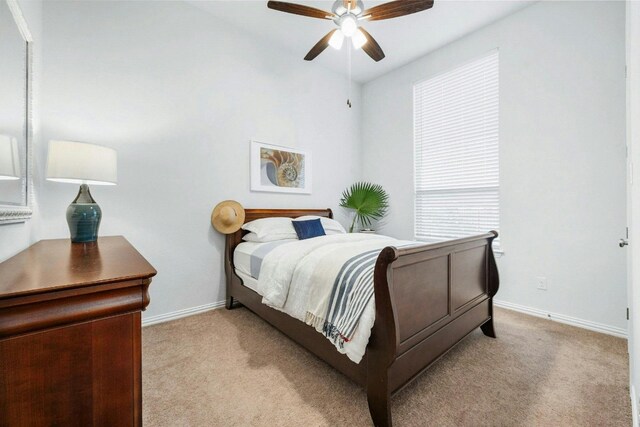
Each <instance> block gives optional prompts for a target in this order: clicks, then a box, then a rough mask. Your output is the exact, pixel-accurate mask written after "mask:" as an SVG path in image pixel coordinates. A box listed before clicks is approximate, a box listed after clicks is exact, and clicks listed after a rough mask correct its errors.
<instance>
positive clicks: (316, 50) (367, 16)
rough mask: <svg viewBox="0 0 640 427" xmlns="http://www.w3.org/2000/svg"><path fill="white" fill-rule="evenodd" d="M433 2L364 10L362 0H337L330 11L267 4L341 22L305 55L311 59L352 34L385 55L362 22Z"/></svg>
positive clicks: (412, 0) (357, 42)
mask: <svg viewBox="0 0 640 427" xmlns="http://www.w3.org/2000/svg"><path fill="white" fill-rule="evenodd" d="M432 6H433V0H396V1H391V2H389V3H384V4H381V5H378V6H374V7H372V8H370V9H366V10H365V9H364V5H363V4H362V1H361V0H337V1H336V2H334V3H333V6H332V7H331V12H325V11H324V10H320V9H316V8H315V7H310V6H305V5H301V4H295V3H287V2H283V1H269V2H268V3H267V7H268V8H270V9H274V10H279V11H280V12H287V13H293V14H295V15H303V16H309V17H311V18H319V19H329V20H332V21H333V22H334V23H335V24H336V25H337V26H338V28H336V29H333V30H331V31H330V32H329V33H328V34H327V35H326V36H324V37H323V38H322V39H320V41H319V42H318V43H316V45H315V46H313V47H312V48H311V50H310V51H309V53H307V56H305V57H304V59H305V60H306V61H312V60H313V59H314V58H315V57H316V56H318V55H320V54H321V53H322V52H323V51H324V50H325V49H326V48H327V47H328V46H331V47H333V48H335V49H340V48H341V47H342V44H343V42H344V39H345V37H346V38H351V42H352V44H353V47H354V48H355V49H360V48H362V50H364V51H365V52H366V53H367V55H369V56H370V57H371V58H372V59H373V60H374V61H376V62H378V61H380V60H381V59H383V58H384V52H383V51H382V48H381V47H380V45H379V44H378V42H376V41H375V39H374V38H373V37H371V34H369V33H368V32H367V30H365V29H364V28H362V26H361V25H360V23H361V22H363V21H381V20H383V19H391V18H398V17H400V16H405V15H410V14H412V13H416V12H421V11H423V10H427V9H429V8H431V7H432Z"/></svg>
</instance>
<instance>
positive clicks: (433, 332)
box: [225, 209, 499, 426]
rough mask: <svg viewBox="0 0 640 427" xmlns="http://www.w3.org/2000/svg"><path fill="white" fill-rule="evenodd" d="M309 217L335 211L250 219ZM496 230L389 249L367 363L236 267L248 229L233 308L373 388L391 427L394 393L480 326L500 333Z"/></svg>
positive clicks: (374, 408) (229, 244) (253, 213)
mask: <svg viewBox="0 0 640 427" xmlns="http://www.w3.org/2000/svg"><path fill="white" fill-rule="evenodd" d="M301 215H318V216H324V217H329V218H331V217H332V213H331V210H330V209H326V210H290V209H270V210H265V209H247V210H246V219H245V221H246V222H249V221H252V220H254V219H258V218H264V217H273V216H283V217H292V218H294V217H298V216H301ZM497 235H498V233H496V232H494V231H492V232H490V233H487V234H484V235H481V236H475V237H470V238H465V239H458V240H452V241H447V242H442V243H435V244H425V245H421V246H417V247H412V248H404V249H397V248H393V247H387V248H385V249H383V250H382V252H381V253H380V255H379V257H378V260H377V263H376V267H375V277H374V286H375V303H376V319H375V323H374V326H373V331H372V335H371V339H370V340H369V345H368V347H367V351H366V353H365V356H364V358H363V360H362V361H361V362H360V364H355V363H353V362H351V361H350V360H349V359H348V358H347V357H346V356H345V355H343V354H340V353H338V352H337V351H336V350H335V348H333V346H332V344H331V343H330V342H329V341H328V340H327V339H326V338H325V337H324V336H323V335H321V334H319V333H317V332H316V331H315V329H313V328H312V327H310V326H308V325H306V324H304V323H303V322H300V321H299V320H297V319H294V318H292V317H289V316H287V315H286V314H283V313H281V312H279V311H276V310H274V309H272V308H269V307H267V306H266V305H263V304H262V303H261V299H262V298H261V297H260V296H259V295H258V294H257V293H255V292H254V291H252V290H250V289H249V288H247V287H245V286H243V285H242V279H241V278H240V277H239V276H238V275H237V274H236V273H235V268H234V265H233V251H234V250H235V247H236V246H237V245H238V244H239V243H240V242H241V241H242V231H238V232H236V233H234V234H230V235H227V239H226V248H225V272H226V278H227V308H229V309H230V308H232V307H233V306H234V302H236V303H241V304H243V305H245V306H246V307H247V308H248V309H250V310H251V311H253V312H254V313H256V314H257V315H258V316H260V317H262V318H263V319H265V320H266V321H268V322H269V323H271V324H272V325H273V326H274V327H276V328H277V329H279V330H280V331H282V332H283V333H285V334H286V335H287V336H289V337H290V338H291V339H293V340H294V341H296V342H298V343H299V344H300V345H302V346H303V347H305V348H306V349H308V350H309V351H310V352H312V353H314V354H315V355H317V356H318V357H320V358H321V359H322V360H324V361H326V362H327V363H329V364H330V365H332V366H333V367H335V368H336V369H337V370H339V371H340V372H342V373H343V374H345V375H346V376H348V377H349V378H351V379H352V380H353V381H355V382H356V383H358V384H360V385H361V386H363V387H364V388H365V389H366V390H367V399H368V403H369V410H370V412H371V418H372V420H373V423H374V424H375V425H376V426H391V424H392V420H391V411H390V398H391V396H392V395H393V394H394V393H396V392H398V391H399V390H400V389H402V388H403V387H404V386H406V385H407V384H409V383H410V382H411V381H412V380H413V379H415V378H416V377H417V376H418V375H419V374H420V373H421V372H422V371H424V370H425V369H427V368H428V367H429V365H431V364H432V363H433V362H434V361H436V360H437V359H438V358H440V357H441V356H442V355H443V354H444V353H446V352H447V351H448V350H450V349H451V348H452V347H453V346H454V345H455V344H457V343H458V342H459V341H460V340H462V339H463V338H464V337H465V336H466V335H468V334H469V333H471V332H472V331H473V330H475V329H476V328H478V327H481V328H482V331H483V332H484V334H485V335H487V336H490V337H494V338H495V332H494V328H493V300H492V298H493V296H494V295H495V294H496V292H497V291H498V285H499V280H498V270H497V267H496V262H495V258H494V255H493V250H492V247H491V245H492V242H493V239H495V238H496V237H497Z"/></svg>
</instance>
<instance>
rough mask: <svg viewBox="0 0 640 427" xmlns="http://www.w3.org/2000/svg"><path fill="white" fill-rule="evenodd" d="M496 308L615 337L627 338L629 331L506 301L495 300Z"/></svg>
mask: <svg viewBox="0 0 640 427" xmlns="http://www.w3.org/2000/svg"><path fill="white" fill-rule="evenodd" d="M493 304H494V305H495V306H496V307H501V308H506V309H508V310H513V311H518V312H520V313H524V314H529V315H531V316H536V317H543V318H545V319H549V320H553V321H556V322H560V323H564V324H567V325H571V326H577V327H578V328H583V329H589V330H590V331H595V332H600V333H603V334H607V335H613V336H616V337H620V338H627V330H626V329H624V328H617V327H615V326H609V325H604V324H602V323H597V322H592V321H590V320H583V319H578V318H577V317H571V316H566V315H564V314H556V313H549V312H547V311H544V310H539V309H537V308H531V307H526V306H524V305H519V304H513V303H511V302H506V301H498V300H495V299H494V300H493Z"/></svg>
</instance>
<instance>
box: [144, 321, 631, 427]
mask: <svg viewBox="0 0 640 427" xmlns="http://www.w3.org/2000/svg"><path fill="white" fill-rule="evenodd" d="M495 317H496V333H497V335H498V339H491V338H487V337H485V336H484V335H483V334H482V333H481V332H480V330H477V331H475V332H473V333H472V334H471V335H469V336H468V337H467V338H466V339H465V340H463V341H462V342H461V343H460V344H458V345H457V346H456V347H454V348H453V349H452V350H451V351H450V352H449V353H447V354H446V355H445V356H444V357H443V358H442V359H440V360H439V361H438V362H436V363H435V364H434V365H433V366H432V367H431V368H430V369H429V370H427V371H426V372H424V373H423V374H422V375H421V376H420V377H419V379H417V380H416V381H414V382H413V383H412V384H411V385H409V386H408V387H407V388H405V389H404V390H403V391H401V392H400V393H399V394H397V395H396V396H394V398H393V399H392V403H391V405H392V414H393V419H394V425H395V426H396V427H401V426H516V425H517V426H630V425H631V407H630V399H629V387H628V382H629V380H628V375H629V372H628V356H627V342H626V340H624V339H621V338H615V337H612V336H608V335H603V334H599V333H595V332H590V331H587V330H583V329H579V328H575V327H571V326H567V325H563V324H560V323H556V322H552V321H549V320H545V319H539V318H535V317H531V316H526V315H523V314H519V313H515V312H512V311H508V310H501V309H496V315H495ZM142 335H143V362H142V363H143V399H144V402H143V408H144V409H143V416H144V423H145V425H146V426H272V425H278V426H369V425H371V421H370V418H369V412H368V407H367V401H366V395H365V392H364V391H363V390H362V389H360V388H359V387H358V386H357V385H355V384H354V383H352V382H351V381H350V380H348V379H347V378H346V377H344V376H342V375H341V374H340V373H338V372H337V371H335V370H333V369H332V368H331V367H329V366H328V365H326V364H325V363H324V362H322V361H320V360H319V359H317V358H316V357H315V356H313V355H311V354H310V353H308V352H307V351H306V350H304V349H303V348H302V347H300V346H298V345H297V344H295V343H294V342H293V341H291V340H290V339H288V338H287V337H286V336H284V335H283V334H281V333H280V332H278V331H277V330H276V329H274V328H273V327H271V326H269V325H268V324H267V323H266V322H264V321H263V320H262V319H260V318H259V317H257V316H256V315H254V314H253V313H251V312H249V311H248V310H246V309H244V308H239V309H234V310H231V311H228V310H225V309H220V310H215V311H211V312H207V313H204V314H201V315H197V316H192V317H188V318H184V319H180V320H176V321H172V322H168V323H163V324H159V325H155V326H150V327H146V328H144V329H143V334H142Z"/></svg>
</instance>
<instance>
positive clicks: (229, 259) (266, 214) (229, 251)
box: [224, 209, 333, 275]
mask: <svg viewBox="0 0 640 427" xmlns="http://www.w3.org/2000/svg"><path fill="white" fill-rule="evenodd" d="M244 212H245V217H244V223H245V224H246V223H247V222H250V221H254V220H256V219H260V218H273V217H286V218H297V217H299V216H303V215H315V216H321V217H324V218H333V212H331V209H245V210H244ZM245 233H246V231H244V230H242V229H240V230H238V231H236V232H235V233H232V234H227V237H226V243H225V250H224V261H225V262H224V267H225V273H226V274H227V275H229V274H233V273H234V266H233V251H235V250H236V246H238V245H239V244H240V243H241V242H242V236H243V235H244V234H245Z"/></svg>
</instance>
